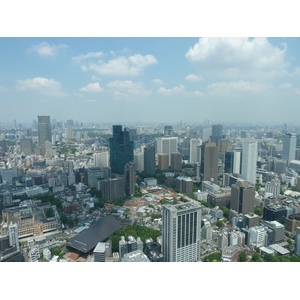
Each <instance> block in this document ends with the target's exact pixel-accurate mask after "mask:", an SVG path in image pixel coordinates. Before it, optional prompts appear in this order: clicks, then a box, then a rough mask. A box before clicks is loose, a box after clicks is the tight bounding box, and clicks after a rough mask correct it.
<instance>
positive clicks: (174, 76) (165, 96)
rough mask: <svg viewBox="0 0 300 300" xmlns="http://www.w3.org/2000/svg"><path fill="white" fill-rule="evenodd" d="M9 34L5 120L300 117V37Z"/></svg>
mask: <svg viewBox="0 0 300 300" xmlns="http://www.w3.org/2000/svg"><path fill="white" fill-rule="evenodd" d="M0 41H1V56H0V64H1V70H0V96H1V104H2V107H5V113H4V114H2V117H1V123H10V124H11V122H12V120H13V119H16V120H17V121H18V122H20V123H23V122H25V123H26V122H29V123H31V122H32V120H33V119H36V116H37V115H51V116H52V117H53V118H56V119H57V120H66V119H67V118H72V119H74V120H78V121H79V122H99V123H101V122H103V123H106V122H118V123H122V122H161V123H163V122H174V123H175V122H179V121H180V120H183V121H184V122H191V123H193V122H195V123H198V122H199V123H201V122H204V121H205V119H209V120H211V121H212V122H223V123H251V124H254V123H263V124H282V123H290V124H297V123H298V115H297V114H298V110H299V108H300V107H299V97H300V84H299V78H300V57H299V51H298V49H297V48H298V47H299V43H300V40H299V39H298V38H245V37H243V38H206V37H203V38H196V37H195V38H151V37H149V38H87V37H86V38H34V37H32V38H1V40H0ZM17 107H18V108H22V109H16V108H17ZM284 108H292V109H289V110H288V112H286V113H284Z"/></svg>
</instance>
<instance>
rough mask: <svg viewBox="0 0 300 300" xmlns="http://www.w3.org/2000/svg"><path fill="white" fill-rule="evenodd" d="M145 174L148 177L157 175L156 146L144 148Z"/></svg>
mask: <svg viewBox="0 0 300 300" xmlns="http://www.w3.org/2000/svg"><path fill="white" fill-rule="evenodd" d="M144 172H145V173H146V174H148V175H154V174H155V146H153V145H148V146H146V147H145V148H144Z"/></svg>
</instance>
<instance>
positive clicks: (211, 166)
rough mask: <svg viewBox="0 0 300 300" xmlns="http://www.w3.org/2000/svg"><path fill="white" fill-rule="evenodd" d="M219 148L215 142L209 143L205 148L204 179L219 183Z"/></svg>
mask: <svg viewBox="0 0 300 300" xmlns="http://www.w3.org/2000/svg"><path fill="white" fill-rule="evenodd" d="M218 161H219V149H218V147H217V146H216V144H215V143H207V144H206V145H205V148H204V169H203V180H205V181H211V179H213V181H214V183H216V184H217V183H218Z"/></svg>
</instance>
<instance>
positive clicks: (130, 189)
mask: <svg viewBox="0 0 300 300" xmlns="http://www.w3.org/2000/svg"><path fill="white" fill-rule="evenodd" d="M135 171H136V170H135V163H134V162H132V161H130V162H129V163H127V164H126V165H125V170H124V175H125V178H124V180H125V194H126V196H133V194H134V191H135V183H136V180H135Z"/></svg>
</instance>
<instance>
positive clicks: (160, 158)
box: [157, 153, 170, 171]
mask: <svg viewBox="0 0 300 300" xmlns="http://www.w3.org/2000/svg"><path fill="white" fill-rule="evenodd" d="M169 156H170V155H169V154H165V153H162V154H157V168H158V169H159V170H161V171H167V170H169Z"/></svg>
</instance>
